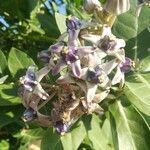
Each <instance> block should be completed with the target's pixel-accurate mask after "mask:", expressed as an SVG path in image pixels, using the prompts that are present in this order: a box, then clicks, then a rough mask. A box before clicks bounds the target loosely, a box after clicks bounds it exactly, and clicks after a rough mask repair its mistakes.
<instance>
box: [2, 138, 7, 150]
mask: <svg viewBox="0 0 150 150" xmlns="http://www.w3.org/2000/svg"><path fill="white" fill-rule="evenodd" d="M0 147H1V150H8V149H9V143H8V141H6V140H1V141H0Z"/></svg>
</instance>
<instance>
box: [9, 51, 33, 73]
mask: <svg viewBox="0 0 150 150" xmlns="http://www.w3.org/2000/svg"><path fill="white" fill-rule="evenodd" d="M30 65H34V62H33V60H32V59H31V58H30V57H29V56H28V55H27V54H26V53H24V52H22V51H20V50H18V49H16V48H12V49H11V51H10V53H9V57H8V67H9V70H10V72H11V74H12V75H13V76H15V75H18V76H21V75H23V73H22V71H23V70H24V69H26V68H28V67H29V66H30Z"/></svg>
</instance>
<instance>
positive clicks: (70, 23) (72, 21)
mask: <svg viewBox="0 0 150 150" xmlns="http://www.w3.org/2000/svg"><path fill="white" fill-rule="evenodd" d="M66 26H67V29H68V30H77V29H79V28H80V27H81V21H80V20H79V19H78V18H76V17H74V16H73V17H68V18H67V19H66Z"/></svg>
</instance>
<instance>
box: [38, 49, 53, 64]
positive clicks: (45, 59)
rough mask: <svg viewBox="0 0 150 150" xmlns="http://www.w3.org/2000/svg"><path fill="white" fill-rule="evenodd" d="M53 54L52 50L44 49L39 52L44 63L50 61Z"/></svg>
mask: <svg viewBox="0 0 150 150" xmlns="http://www.w3.org/2000/svg"><path fill="white" fill-rule="evenodd" d="M50 56H51V52H50V51H49V50H44V51H41V52H39V53H38V58H39V59H40V60H41V62H43V63H46V64H47V63H49V60H50Z"/></svg>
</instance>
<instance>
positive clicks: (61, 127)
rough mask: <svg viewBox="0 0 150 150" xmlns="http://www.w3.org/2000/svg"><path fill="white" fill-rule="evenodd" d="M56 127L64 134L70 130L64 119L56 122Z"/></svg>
mask: <svg viewBox="0 0 150 150" xmlns="http://www.w3.org/2000/svg"><path fill="white" fill-rule="evenodd" d="M55 129H56V131H57V132H58V133H60V134H63V133H65V132H67V131H68V125H66V124H64V123H63V122H62V121H58V122H56V125H55Z"/></svg>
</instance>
